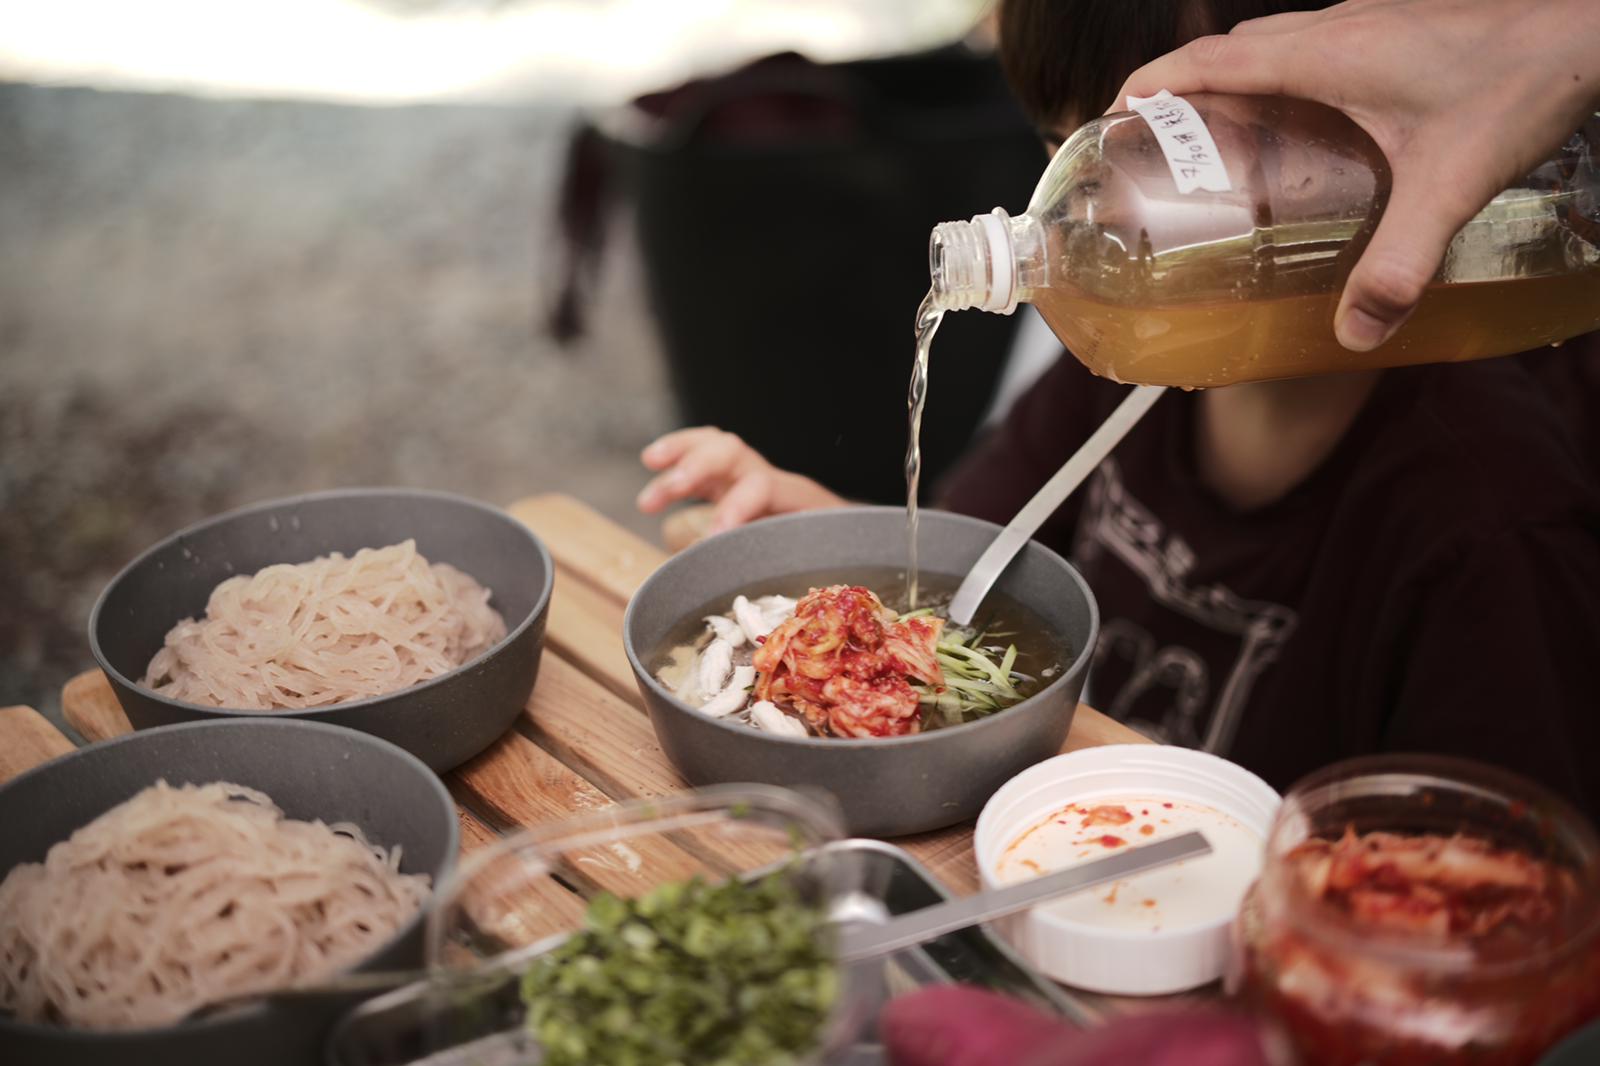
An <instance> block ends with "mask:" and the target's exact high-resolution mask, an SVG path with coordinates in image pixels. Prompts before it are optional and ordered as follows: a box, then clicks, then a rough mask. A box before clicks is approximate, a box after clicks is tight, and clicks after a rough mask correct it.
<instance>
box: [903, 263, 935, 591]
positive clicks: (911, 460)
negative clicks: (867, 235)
mask: <svg viewBox="0 0 1600 1066" xmlns="http://www.w3.org/2000/svg"><path fill="white" fill-rule="evenodd" d="M943 321H944V311H942V310H940V309H938V308H935V307H934V306H933V292H932V291H931V290H930V291H929V292H928V295H926V296H924V297H923V298H922V304H921V306H919V307H918V308H917V358H916V362H915V363H913V364H912V367H911V390H910V393H909V395H908V396H907V398H906V406H907V408H908V409H909V410H910V413H911V427H910V428H911V434H910V437H909V439H908V441H907V443H906V609H907V610H915V609H916V606H917V494H918V492H920V491H921V489H922V409H923V407H925V406H926V405H927V402H928V349H929V348H930V347H932V345H933V335H934V334H935V333H937V332H939V323H940V322H943Z"/></svg>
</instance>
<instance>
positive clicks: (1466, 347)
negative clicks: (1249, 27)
mask: <svg viewBox="0 0 1600 1066" xmlns="http://www.w3.org/2000/svg"><path fill="white" fill-rule="evenodd" d="M1185 106H1187V107H1190V108H1191V109H1192V111H1193V113H1194V114H1193V116H1192V118H1191V120H1190V121H1191V127H1190V128H1191V129H1192V130H1195V129H1200V128H1201V126H1200V123H1201V122H1202V120H1203V124H1204V129H1205V130H1206V131H1207V133H1208V135H1209V136H1211V137H1213V138H1214V140H1215V146H1216V157H1217V159H1218V161H1219V163H1218V165H1219V167H1222V168H1223V169H1225V170H1226V172H1227V182H1226V184H1225V185H1223V186H1220V187H1217V188H1214V189H1213V188H1207V189H1201V190H1196V189H1191V188H1185V187H1182V186H1180V185H1178V183H1177V173H1178V171H1177V169H1175V167H1174V165H1173V163H1172V161H1171V158H1170V157H1169V156H1168V155H1167V154H1165V152H1164V150H1163V148H1162V147H1161V145H1160V144H1159V143H1158V141H1157V136H1156V134H1155V133H1154V132H1153V129H1154V127H1153V126H1152V124H1151V122H1149V121H1147V120H1146V119H1145V118H1144V117H1141V116H1140V115H1137V114H1132V113H1121V114H1116V115H1108V116H1105V117H1103V118H1100V119H1097V120H1095V121H1093V122H1091V123H1089V124H1088V125H1086V126H1084V127H1083V128H1082V129H1080V130H1079V131H1078V132H1077V133H1075V134H1073V136H1072V137H1070V138H1068V140H1067V142H1066V143H1065V144H1063V145H1062V147H1061V150H1060V151H1059V152H1057V153H1056V156H1055V158H1054V160H1053V161H1052V162H1051V164H1050V166H1049V167H1048V168H1047V169H1046V171H1045V173H1044V176H1043V177H1042V178H1041V179H1040V182H1039V186H1038V188H1037V189H1036V190H1035V191H1034V195H1033V199H1032V201H1031V202H1030V203H1029V205H1028V209H1027V212H1026V213H1025V214H1022V215H1019V216H1016V217H1011V216H1008V215H1006V214H1005V212H1003V211H1000V210H998V209H996V211H994V212H992V213H991V214H990V215H988V216H978V217H976V218H974V219H973V220H972V221H971V222H949V223H944V224H942V225H940V226H938V227H936V228H935V230H934V233H933V236H932V239H931V240H930V245H929V266H930V270H931V273H932V276H933V289H934V291H933V294H932V296H931V299H932V300H933V305H934V307H936V308H938V309H947V310H954V309H959V308H963V307H978V308H981V309H983V310H987V311H998V312H1001V313H1010V311H1011V310H1012V309H1013V308H1015V307H1016V306H1017V305H1018V304H1019V303H1031V304H1033V305H1034V306H1035V307H1037V308H1038V310H1039V312H1040V313H1041V314H1042V315H1043V317H1044V319H1045V321H1046V322H1048V323H1049V325H1050V327H1051V328H1052V329H1053V330H1054V331H1055V333H1056V335H1057V336H1058V337H1060V339H1061V340H1062V342H1063V343H1064V344H1065V345H1066V346H1067V348H1068V349H1069V350H1070V351H1071V352H1072V353H1073V355H1075V356H1076V357H1077V358H1078V359H1079V360H1081V361H1082V362H1083V363H1084V364H1085V365H1086V366H1088V367H1089V369H1091V370H1093V371H1094V372H1095V373H1097V374H1100V375H1102V376H1104V377H1107V378H1111V379H1113V380H1117V381H1125V382H1129V383H1133V384H1140V385H1168V386H1178V387H1182V388H1210V387H1215V386H1221V385H1231V384H1236V383H1239V382H1248V381H1264V380H1270V379H1274V378H1289V377H1304V376H1309V375H1315V374H1325V373H1334V372H1339V371H1349V370H1364V369H1376V368H1380V367H1392V366H1407V365H1412V364H1416V363H1433V362H1456V361H1462V360H1468V359H1481V358H1486V357H1489V356H1496V355H1507V354H1510V353H1513V352H1519V351H1526V350H1529V349H1533V348H1539V347H1542V346H1545V345H1550V344H1554V343H1558V342H1560V341H1561V340H1564V339H1566V338H1568V337H1573V336H1577V335H1578V334H1581V333H1586V332H1589V331H1590V330H1594V329H1596V328H1600V116H1597V118H1596V119H1595V121H1594V122H1592V123H1590V125H1589V126H1586V127H1585V130H1584V131H1580V133H1578V134H1576V135H1574V137H1573V138H1572V139H1571V141H1570V142H1569V143H1568V144H1567V145H1565V146H1564V147H1563V148H1562V149H1561V150H1560V151H1559V152H1558V153H1557V154H1556V155H1554V156H1552V158H1551V159H1550V160H1547V161H1546V162H1545V163H1544V164H1542V165H1541V166H1540V167H1538V168H1536V169H1535V170H1534V171H1533V172H1531V173H1530V174H1528V175H1527V176H1525V177H1524V178H1523V179H1522V180H1521V181H1519V182H1518V183H1517V184H1516V185H1514V186H1513V187H1512V188H1510V189H1507V190H1506V191H1505V192H1503V193H1501V194H1500V195H1499V196H1497V197H1496V198H1495V199H1494V200H1493V201H1492V202H1491V203H1490V204H1489V205H1488V206H1487V207H1485V208H1484V210H1483V211H1481V212H1480V213H1479V214H1478V215H1477V216H1476V217H1474V218H1473V219H1472V220H1471V221H1469V222H1468V223H1467V225H1466V226H1464V227H1463V228H1462V229H1461V231H1460V232H1459V233H1458V234H1457V235H1456V237H1455V239H1454V240H1453V241H1452V242H1451V245H1450V247H1449V249H1448V251H1447V253H1446V255H1445V259H1444V262H1443V264H1442V265H1441V267H1440V269H1439V272H1438V274H1437V275H1436V278H1435V283H1434V284H1433V285H1432V286H1430V287H1429V289H1428V290H1427V293H1426V295H1425V296H1424V298H1423V300H1422V302H1421V304H1420V306H1419V307H1418V308H1417V310H1416V312H1415V313H1414V314H1413V315H1412V317H1411V318H1410V320H1409V321H1408V322H1407V323H1406V324H1405V325H1404V326H1402V328H1401V329H1400V331H1399V332H1398V333H1397V334H1396V335H1395V336H1393V337H1391V338H1390V339H1389V340H1388V341H1387V342H1386V343H1384V344H1382V345H1380V346H1379V347H1377V348H1376V349H1374V350H1372V351H1370V352H1353V351H1349V350H1347V349H1345V348H1343V347H1342V346H1340V344H1339V343H1338V341H1337V339H1336V338H1335V336H1334V330H1333V319H1334V311H1335V309H1336V308H1337V307H1338V302H1339V296H1340V293H1341V291H1342V290H1343V288H1344V284H1345V280H1346V279H1347V278H1348V276H1349V272H1350V268H1351V267H1352V266H1353V265H1354V263H1355V262H1356V260H1357V259H1358V258H1359V255H1360V253H1361V251H1362V249H1363V248H1364V247H1365V246H1366V242H1367V241H1368V240H1369V239H1370V238H1371V236H1372V233H1373V231H1374V229H1375V228H1376V226H1377V224H1378V220H1379V218H1380V217H1381V216H1382V214H1383V209H1384V205H1385V203H1386V202H1387V200H1388V194H1389V189H1390V175H1389V170H1388V164H1387V161H1386V160H1385V159H1384V157H1383V154H1382V152H1380V151H1379V150H1378V148H1377V145H1376V144H1374V143H1373V142H1372V140H1371V138H1369V137H1368V136H1367V135H1366V134H1365V133H1364V132H1363V131H1362V130H1361V129H1360V128H1359V127H1358V126H1356V125H1355V123H1353V122H1352V121H1350V120H1349V119H1348V118H1346V117H1345V116H1344V115H1342V114H1341V113H1339V112H1337V111H1334V110H1332V109H1330V108H1326V107H1322V106H1321V105H1317V104H1310V103H1307V102H1304V101H1294V100H1285V99H1278V98H1270V97H1222V96H1209V97H1208V96H1194V97H1190V98H1189V100H1188V102H1187V104H1186V105H1185Z"/></svg>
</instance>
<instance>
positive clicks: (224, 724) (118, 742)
mask: <svg viewBox="0 0 1600 1066" xmlns="http://www.w3.org/2000/svg"><path fill="white" fill-rule="evenodd" d="M252 727H264V728H269V729H309V730H312V731H313V732H322V733H326V734H328V735H330V736H332V735H337V736H338V737H339V738H340V739H344V740H349V741H350V742H351V743H354V744H358V745H367V746H369V747H371V748H373V749H375V750H376V751H377V752H379V753H380V754H381V755H382V756H383V757H387V758H393V759H398V760H399V761H400V762H402V763H408V764H410V766H411V768H412V769H415V770H419V771H421V773H422V775H423V777H424V780H425V781H426V782H427V786H428V788H429V789H430V790H431V792H432V795H433V798H434V799H435V800H437V801H438V802H439V803H440V804H442V805H443V809H445V810H448V811H449V817H448V818H447V819H445V822H446V836H445V857H444V862H443V864H442V865H441V868H440V870H439V873H438V875H437V876H436V877H435V878H434V885H433V887H432V888H431V889H430V890H429V892H428V898H427V899H426V900H424V901H423V904H422V906H421V907H420V908H418V909H417V913H416V914H413V915H412V916H411V919H410V920H409V921H407V922H406V923H405V924H404V925H402V926H401V927H400V928H399V929H397V930H395V932H394V935H393V936H391V937H389V939H387V940H385V941H384V942H383V943H382V944H379V945H378V946H377V947H375V948H373V949H372V950H371V951H369V952H367V953H366V954H365V955H363V956H362V957H361V958H360V959H357V960H356V961H355V962H352V963H351V964H350V965H348V966H344V967H341V968H340V969H339V970H338V971H336V973H337V974H346V973H353V972H355V971H357V970H359V969H361V967H363V966H365V965H366V964H367V963H368V962H370V961H371V960H372V959H375V958H377V957H379V956H380V955H382V954H384V953H385V952H388V951H390V950H392V949H393V948H394V947H395V946H396V945H397V944H399V943H400V942H401V941H403V940H405V939H406V938H407V937H409V936H411V935H413V934H414V933H415V932H416V931H417V930H418V929H419V928H420V927H421V926H422V924H423V923H424V922H426V921H427V920H428V914H429V912H430V911H431V910H432V909H433V901H434V895H435V893H436V892H437V890H438V887H439V883H440V882H445V881H449V880H451V879H452V878H453V877H454V875H455V868H456V860H457V858H458V856H459V855H460V852H461V822H460V819H459V818H457V817H456V806H455V800H454V799H452V798H451V796H450V792H449V790H448V789H446V788H445V786H444V782H443V781H441V780H440V779H439V775H438V774H436V773H434V772H433V771H432V770H430V769H428V766H427V764H426V763H424V762H423V761H422V760H421V759H419V758H417V757H416V756H415V755H413V754H411V753H410V752H409V751H407V750H405V749H404V748H402V747H400V746H399V745H398V744H395V743H393V742H391V741H388V740H384V739H383V738H382V737H375V736H373V735H372V734H371V733H362V732H360V731H359V730H354V729H346V728H344V727H343V726H336V725H329V724H328V723H326V722H310V721H306V720H304V719H296V718H273V717H270V716H265V715H258V716H256V720H255V722H254V723H252ZM232 728H237V724H236V722H235V721H233V720H232V719H224V720H219V721H211V722H179V723H177V724H175V725H164V726H155V727H153V728H151V729H139V730H135V731H134V732H131V733H124V734H122V735H121V736H117V737H112V738H111V739H109V740H102V741H98V742H96V743H94V744H88V745H85V746H84V747H81V748H78V749H77V750H76V751H70V752H68V753H67V754H65V755H62V756H59V757H58V758H55V759H51V760H50V761H49V762H46V763H41V764H39V765H38V766H35V767H33V768H32V769H31V770H25V771H23V772H22V773H20V774H18V775H17V776H16V777H13V778H12V779H11V780H9V781H7V782H5V784H3V785H0V798H3V797H4V796H5V794H6V793H7V792H8V791H10V790H11V788H12V787H13V786H14V785H16V784H18V783H19V782H22V781H26V780H28V779H30V778H32V777H35V776H43V775H44V774H45V773H48V772H51V771H53V770H55V769H57V768H58V767H60V766H61V765H63V764H65V763H67V762H68V761H70V760H72V759H75V758H77V757H78V756H80V755H82V754H84V753H85V752H90V751H95V752H99V751H105V750H109V749H111V748H115V747H120V746H122V745H125V744H137V743H148V741H149V738H150V737H155V736H167V735H169V734H171V733H175V732H177V731H179V730H191V729H232ZM150 784H152V785H153V784H155V782H154V781H151V782H150ZM147 787H148V786H147ZM272 799H273V802H274V803H276V802H277V797H272ZM104 813H105V812H104V811H102V812H101V814H104ZM96 817H98V815H97V816H96ZM78 828H80V829H81V828H82V826H79V827H78ZM76 831H77V830H76V829H74V830H73V832H76ZM70 835H71V834H70V833H69V834H68V836H70ZM62 839H63V840H64V839H66V838H65V837H63V838H62ZM58 843H59V842H58ZM391 846H392V845H391ZM13 869H15V867H13ZM10 872H11V871H10V870H5V871H3V872H0V881H3V880H4V879H5V876H6V875H7V874H9V873H10ZM429 874H430V876H431V875H432V871H429ZM262 996H263V998H262V999H261V1000H259V1001H256V1002H250V1003H241V1004H240V1005H238V1006H237V1007H234V1008H231V1009H229V1010H226V1011H223V1012H222V1013H220V1014H208V1015H203V1016H201V1017H199V1018H195V1019H193V1020H189V1019H179V1020H178V1021H176V1022H173V1023H172V1024H170V1025H157V1026H144V1027H142V1028H137V1029H72V1028H68V1027H66V1026H54V1025H40V1024H38V1023H36V1022H24V1021H19V1020H17V1019H16V1018H14V1017H12V1016H11V1015H9V1014H5V1013H0V1032H3V1031H4V1030H6V1029H8V1028H10V1029H15V1030H17V1031H20V1032H25V1033H31V1034H35V1035H38V1036H43V1037H48V1038H51V1039H60V1040H66V1041H74V1042H81V1043H90V1044H92V1043H101V1042H115V1041H118V1040H123V1039H145V1038H149V1037H151V1036H155V1035H165V1034H168V1033H171V1032H176V1031H179V1030H183V1031H193V1032H199V1031H203V1030H205V1029H210V1028H218V1027H224V1026H231V1025H233V1024H234V1023H236V1022H238V1021H240V1020H242V1019H244V1018H248V1017H253V1016H256V1015H259V1014H260V1013H261V1012H263V1011H266V1010H267V1009H268V1007H269V1004H268V1000H269V998H270V996H271V993H270V992H265V993H263V994H262Z"/></svg>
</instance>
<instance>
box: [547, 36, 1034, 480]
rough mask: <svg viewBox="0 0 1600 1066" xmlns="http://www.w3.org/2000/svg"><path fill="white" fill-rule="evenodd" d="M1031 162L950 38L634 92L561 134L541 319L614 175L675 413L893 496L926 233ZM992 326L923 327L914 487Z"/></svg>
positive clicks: (994, 376) (961, 434)
mask: <svg viewBox="0 0 1600 1066" xmlns="http://www.w3.org/2000/svg"><path fill="white" fill-rule="evenodd" d="M602 129H603V130H604V132H602ZM1045 162H1046V158H1045V155H1044V151H1043V149H1042V148H1041V146H1040V143H1039V140H1038V137H1037V135H1036V134H1035V132H1034V131H1033V129H1032V128H1031V127H1030V126H1029V125H1028V123H1027V121H1026V119H1025V118H1024V117H1023V115H1022V113H1021V111H1020V110H1019V109H1018V108H1017V107H1016V105H1015V104H1014V103H1013V102H1012V100H1011V96H1010V94H1009V92H1008V90H1007V89H1006V86H1005V83H1004V80H1003V78H1002V76H1001V74H1000V70H999V66H998V64H997V63H996V62H995V61H994V60H993V59H991V58H988V57H983V56H978V55H976V54H974V53H972V52H971V51H969V50H967V49H966V48H964V47H956V48H948V49H942V50H940V51H937V52H933V53H926V54H921V55H914V56H906V57H897V58H892V59H880V60H869V61H862V62H855V63H844V64H834V65H819V64H814V63H811V62H809V61H807V60H805V59H803V58H802V57H799V56H795V55H782V56H774V57H771V58H769V59H766V60H762V61H761V62H759V63H756V64H752V65H751V66H748V67H745V68H742V69H741V70H738V71H736V72H734V73H732V74H729V75H726V76H724V77H721V78H716V79H712V80H707V81H701V82H693V83H690V84H688V85H685V86H683V87H681V88H678V89H674V90H672V91H670V92H667V93H661V94H656V95H654V96H649V97H644V98H642V99H640V100H639V101H636V103H635V104H634V105H633V106H632V107H631V108H629V109H627V110H626V111H624V112H620V113H617V114H614V115H611V116H609V120H608V121H605V122H602V123H601V124H600V128H597V127H596V126H589V127H586V128H585V129H583V130H581V131H579V133H578V135H577V136H576V138H575V140H574V150H573V154H572V157H571V160H570V165H569V169H568V174H567V186H566V189H565V191H564V196H563V219H564V223H565V225H566V228H567V234H568V238H569V241H570V242H571V243H572V244H573V245H574V247H575V248H577V249H578V250H579V254H577V255H575V256H574V258H573V260H572V269H571V272H570V275H569V279H568V288H567V291H566V293H565V294H564V296H563V299H562V301H561V303H560V305H559V306H558V308H557V312H556V315H555V318H554V328H555V330H556V332H557V334H558V336H565V337H571V336H573V335H575V334H576V333H577V332H578V331H579V330H580V329H581V321H580V319H581V316H582V312H581V308H580V306H579V305H580V302H581V295H582V290H583V288H584V287H585V284H586V281H587V280H589V279H592V278H593V276H594V272H593V256H592V254H590V255H585V254H583V251H582V250H583V249H588V250H589V251H590V252H591V253H592V252H593V251H595V250H597V246H598V235H599V233H600V230H601V228H602V227H601V225H600V222H601V215H602V214H603V207H604V204H605V202H606V200H607V199H608V198H609V189H610V185H609V180H610V179H620V180H619V181H617V188H618V191H620V192H621V193H622V194H623V195H625V196H627V197H629V198H631V199H632V201H633V203H634V209H635V220H636V226H637V230H638V244H639V248H640V251H641V255H642V256H643V259H644V267H645V276H646V283H647V285H648V288H649V298H650V302H651V305H652V307H653V309H654V312H655V314H656V317H657V319H658V322H659V328H660V334H661V339H662V346H663V349H664V350H665V353H666V356H667V359H668V362H669V368H670V376H671V380H672V383H673V387H674V390H675V393H676V398H677V401H678V404H679V407H680V410H681V412H682V417H683V419H684V422H685V424H691V425H692V424H710V425H716V426H720V427H722V428H724V429H728V430H731V431H733V432H735V433H738V434H739V435H740V436H741V437H743V438H744V439H745V440H746V441H748V442H749V443H750V444H751V445H753V446H754V447H755V448H756V449H757V450H759V451H760V452H761V453H762V454H763V455H765V456H766V457H767V458H768V459H770V460H771V461H772V462H773V463H775V464H776V465H778V466H780V467H783V468H786V469H789V470H795V471H798V472H801V473H804V474H807V475H809V476H811V477H814V478H816V479H817V480H818V481H820V482H822V483H823V484H825V485H827V486H828V487H829V488H831V489H833V490H835V491H836V492H840V493H842V494H844V495H846V496H849V497H851V498H854V499H860V500H869V501H875V502H902V501H903V500H904V498H905V482H904V474H903V470H902V463H903V457H904V452H905V446H906V407H905V394H906V388H907V384H908V382H909V379H910V374H911V363H912V327H913V321H914V319H915V315H916V310H917V304H918V303H919V302H920V300H921V299H922V297H923V295H924V294H925V293H926V292H927V288H928V264H927V244H928V234H929V232H930V231H931V230H932V228H933V226H934V225H935V224H936V223H939V222H943V221H947V220H949V219H956V218H968V217H970V216H972V215H974V214H976V213H978V212H982V211H987V210H989V209H990V208H992V207H994V206H996V205H997V204H998V205H1001V206H1005V207H1008V208H1015V209H1018V210H1020V209H1021V208H1022V207H1023V206H1024V205H1025V204H1026V202H1027V199H1028V196H1029V194H1030V193H1031V191H1032V189H1033V186H1034V184H1035V183H1036V182H1037V180H1038V178H1039V175H1040V173H1042V171H1043V168H1044V164H1045ZM601 313H603V310H602V311H601ZM1014 328H1015V322H1014V320H1013V319H1011V318H1006V317H1001V316H997V315H981V314H956V315H951V316H949V317H948V318H947V319H946V320H945V322H944V325H943V326H942V327H941V330H940V333H939V337H938V339H937V341H936V342H935V343H934V346H933V354H932V362H931V370H930V389H929V400H928V408H927V414H926V417H925V420H924V423H923V461H924V468H923V484H924V485H931V484H933V483H935V482H936V481H937V480H938V477H939V474H940V473H941V472H942V471H943V470H945V469H946V468H948V467H949V465H950V464H951V462H952V460H954V459H955V457H956V456H957V455H959V454H960V452H961V451H962V450H963V449H964V447H965V446H966V444H967V442H968V441H969V439H970V438H971V436H972V433H973V431H974V429H976V427H977V425H978V422H979V420H980V418H981V417H982V415H983V413H984V411H985V409H986V407H987V405H988V403H989V401H990V399H991V398H992V396H993V394H994V391H995V387H996V384H997V383H998V381H999V377H1000V372H1001V370H1002V368H1003V364H1004V361H1005V357H1006V354H1007V351H1008V349H1009V346H1010V341H1011V336H1012V333H1013V330H1014Z"/></svg>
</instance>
